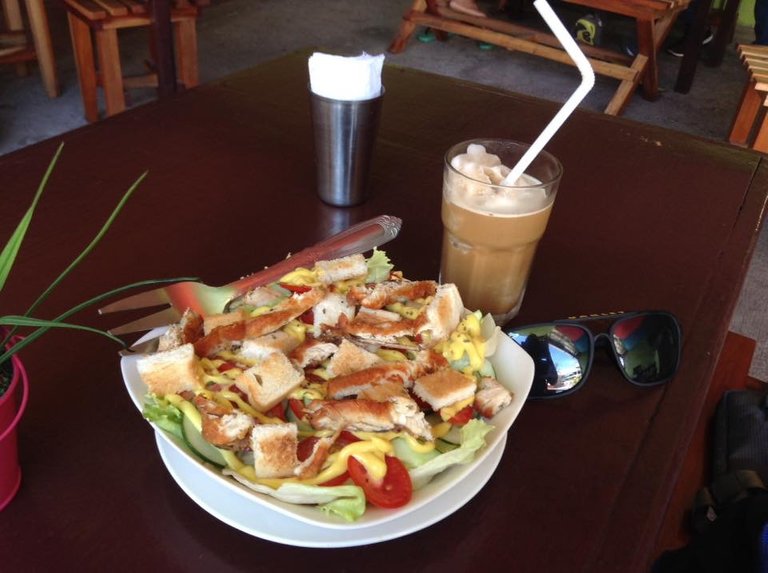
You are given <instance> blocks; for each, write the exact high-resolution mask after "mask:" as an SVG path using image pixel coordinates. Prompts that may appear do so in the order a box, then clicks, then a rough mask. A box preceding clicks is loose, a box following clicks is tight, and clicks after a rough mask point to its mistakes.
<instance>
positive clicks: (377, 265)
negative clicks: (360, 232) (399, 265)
mask: <svg viewBox="0 0 768 573" xmlns="http://www.w3.org/2000/svg"><path fill="white" fill-rule="evenodd" d="M366 263H367V264H368V275H367V276H366V277H365V282H367V283H380V282H384V281H385V280H387V279H388V278H389V273H391V272H392V269H393V268H395V267H394V265H393V264H392V263H391V262H390V261H389V257H388V256H387V253H385V252H384V251H380V250H379V249H377V248H375V247H374V249H373V253H372V254H371V256H370V257H368V260H367V261H366Z"/></svg>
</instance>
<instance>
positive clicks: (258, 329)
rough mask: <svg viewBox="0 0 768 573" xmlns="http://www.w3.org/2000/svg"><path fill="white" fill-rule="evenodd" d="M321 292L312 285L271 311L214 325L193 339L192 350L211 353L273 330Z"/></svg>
mask: <svg viewBox="0 0 768 573" xmlns="http://www.w3.org/2000/svg"><path fill="white" fill-rule="evenodd" d="M324 296H325V289H323V288H313V289H312V290H309V291H307V292H305V293H301V294H297V295H293V296H291V297H289V298H287V299H286V300H285V301H283V302H281V303H280V304H278V305H277V306H276V307H275V308H274V309H273V310H272V311H271V312H268V313H266V314H262V315H259V316H256V317H253V318H248V319H246V320H242V321H240V322H234V323H232V324H227V325H225V326H219V327H218V328H214V329H213V330H212V331H211V332H210V333H209V334H207V335H206V336H204V337H203V338H201V339H200V340H198V341H197V342H195V352H196V353H197V355H198V356H204V357H210V356H213V355H215V354H216V353H217V352H219V351H221V350H224V349H225V348H227V347H228V346H230V345H231V344H232V343H234V342H239V341H241V340H244V339H246V338H258V337H259V336H264V335H265V334H269V333H270V332H274V331H275V330H278V329H279V328H281V327H283V326H285V325H286V324H287V323H288V322H289V321H291V320H293V319H294V318H298V317H299V316H301V315H302V314H304V313H305V312H306V311H308V310H309V309H310V308H312V307H313V306H314V305H316V304H317V303H318V302H320V300H321V299H322V298H323V297H324Z"/></svg>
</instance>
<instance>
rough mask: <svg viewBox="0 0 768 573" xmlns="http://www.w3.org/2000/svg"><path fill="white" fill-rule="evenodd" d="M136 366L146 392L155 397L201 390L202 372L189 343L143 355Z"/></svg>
mask: <svg viewBox="0 0 768 573" xmlns="http://www.w3.org/2000/svg"><path fill="white" fill-rule="evenodd" d="M136 366H137V368H138V370H139V375H140V376H141V379H142V380H143V381H144V384H146V385H147V387H148V388H149V391H150V392H152V393H153V394H157V395H158V396H165V395H166V394H178V393H179V392H185V391H188V390H191V391H194V390H197V389H198V388H202V387H203V382H202V375H203V370H202V368H201V366H200V360H199V359H198V358H197V356H195V349H194V347H193V346H192V344H183V345H182V346H179V347H178V348H174V349H172V350H166V351H163V352H157V353H155V354H149V355H147V356H143V357H142V358H139V360H138V361H137V363H136Z"/></svg>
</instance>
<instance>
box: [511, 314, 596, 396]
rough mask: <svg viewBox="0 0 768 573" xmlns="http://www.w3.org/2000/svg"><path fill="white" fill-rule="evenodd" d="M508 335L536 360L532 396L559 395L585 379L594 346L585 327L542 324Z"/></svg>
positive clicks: (512, 330)
mask: <svg viewBox="0 0 768 573" xmlns="http://www.w3.org/2000/svg"><path fill="white" fill-rule="evenodd" d="M505 332H506V334H507V335H508V336H509V337H510V338H512V340H514V341H515V342H517V343H518V344H519V345H520V346H521V347H522V348H523V350H525V351H526V352H527V353H528V354H530V356H531V358H533V362H534V365H535V374H534V377H533V386H532V387H531V392H530V394H529V397H531V398H545V397H548V396H557V395H558V394H562V393H564V392H568V391H572V390H574V389H575V388H576V387H577V386H578V385H579V384H580V383H581V382H583V381H584V379H585V378H586V375H587V370H588V369H589V364H590V352H591V347H592V345H591V342H590V335H589V331H588V330H586V329H585V328H582V327H581V326H574V325H570V324H568V325H563V324H560V325H555V324H543V325H537V326H529V327H525V328H522V329H519V330H515V329H514V328H509V329H505Z"/></svg>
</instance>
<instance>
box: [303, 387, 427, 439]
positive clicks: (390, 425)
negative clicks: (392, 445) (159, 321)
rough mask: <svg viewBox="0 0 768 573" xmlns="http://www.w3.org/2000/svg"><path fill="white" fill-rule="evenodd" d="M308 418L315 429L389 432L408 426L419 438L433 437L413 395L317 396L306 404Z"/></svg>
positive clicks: (409, 430)
mask: <svg viewBox="0 0 768 573" xmlns="http://www.w3.org/2000/svg"><path fill="white" fill-rule="evenodd" d="M306 411H307V419H308V420H309V423H310V424H311V425H312V427H313V428H315V429H316V430H344V429H347V430H353V431H355V430H356V431H360V432H386V431H389V430H401V429H402V430H406V431H407V432H409V433H410V434H412V435H413V436H415V437H417V438H422V439H425V440H432V428H431V427H430V425H429V423H428V422H427V421H426V420H425V418H424V413H423V412H421V411H420V410H419V407H418V405H417V404H416V402H414V401H413V400H411V399H410V398H401V397H397V396H395V397H392V398H390V399H389V400H388V401H387V402H376V401H374V400H327V401H323V400H314V401H312V402H310V403H309V405H308V406H307V407H306Z"/></svg>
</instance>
